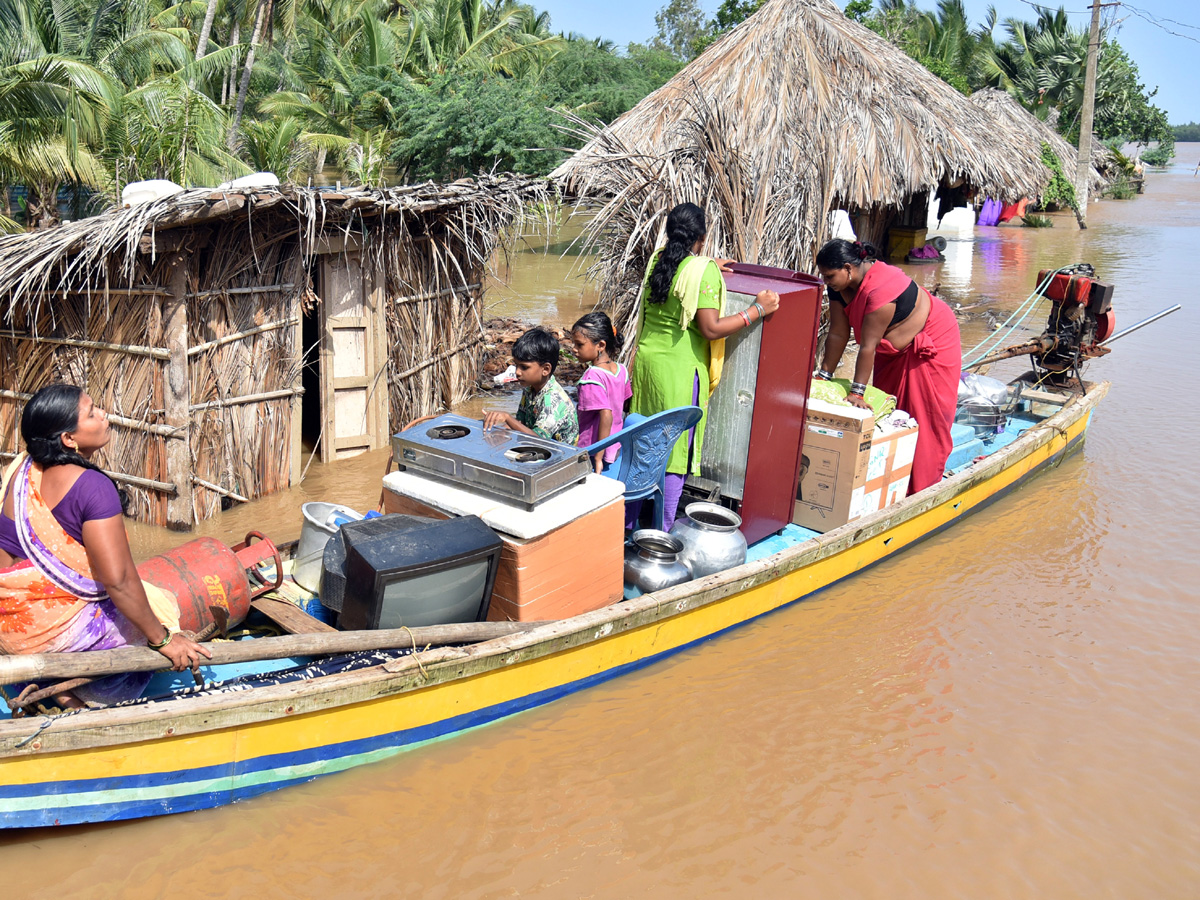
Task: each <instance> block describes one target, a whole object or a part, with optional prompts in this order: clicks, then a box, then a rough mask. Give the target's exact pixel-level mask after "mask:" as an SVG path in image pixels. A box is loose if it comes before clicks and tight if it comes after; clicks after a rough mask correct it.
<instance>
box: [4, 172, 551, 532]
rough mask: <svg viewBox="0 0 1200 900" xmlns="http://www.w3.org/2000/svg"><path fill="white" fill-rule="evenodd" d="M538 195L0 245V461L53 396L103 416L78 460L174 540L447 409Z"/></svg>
mask: <svg viewBox="0 0 1200 900" xmlns="http://www.w3.org/2000/svg"><path fill="white" fill-rule="evenodd" d="M541 191H542V187H541V186H540V185H539V184H538V183H536V182H534V181H533V180H531V179H528V178H523V177H484V178H479V179H467V180H463V181H459V182H455V183H453V184H450V185H444V186H442V185H435V184H432V183H430V184H424V185H418V186H414V187H404V188H390V189H386V190H370V189H364V188H356V189H348V190H344V191H321V190H313V189H302V188H296V187H290V186H284V187H274V188H257V189H249V190H213V189H208V188H205V189H198V190H188V191H184V192H182V193H178V194H175V195H174V196H171V197H169V198H166V199H161V200H156V201H153V202H149V203H144V204H141V205H138V206H133V207H131V208H124V209H114V210H110V211H108V212H106V213H103V214H102V215H99V216H96V217H94V218H90V219H84V220H80V221H78V222H72V223H70V224H66V225H63V226H61V227H58V228H55V229H52V230H49V231H43V232H35V233H28V234H21V235H13V236H7V237H3V238H0V303H2V306H0V309H2V311H3V314H4V317H5V321H4V323H3V326H2V328H0V384H3V386H4V389H3V390H0V452H2V454H3V457H4V458H11V456H12V455H13V453H14V452H16V451H17V450H18V448H19V443H20V438H19V420H18V415H19V411H20V409H21V407H22V405H23V402H24V400H25V399H27V398H28V396H29V395H30V394H31V393H32V392H33V391H35V390H37V389H38V388H39V387H42V386H43V385H45V384H47V383H49V382H51V381H54V380H67V381H71V382H73V383H75V384H78V385H80V386H83V387H84V388H86V390H88V391H89V393H91V394H92V396H93V397H94V398H95V399H96V401H97V403H99V404H100V405H102V406H103V407H104V408H105V409H107V410H108V411H109V413H110V421H111V422H112V423H113V425H114V428H113V431H114V437H113V440H112V442H111V443H110V445H109V446H108V447H107V448H105V450H104V452H103V455H102V457H100V458H99V459H98V461H99V462H100V464H101V465H102V466H104V468H105V469H106V470H107V471H109V472H110V473H112V474H113V476H114V477H115V478H116V479H117V480H118V481H122V482H124V483H125V485H126V486H127V487H128V488H129V489H130V493H131V495H132V499H133V504H132V513H133V514H134V515H135V516H136V517H137V518H139V519H142V520H145V521H149V522H153V523H157V524H167V525H170V526H172V527H177V528H186V527H188V526H189V525H190V524H191V523H193V522H195V521H197V520H200V519H204V518H207V517H208V516H209V515H211V514H212V513H213V512H214V511H216V510H218V509H219V508H220V505H221V502H222V500H223V498H234V499H246V498H251V499H252V498H255V497H259V496H261V495H263V494H267V493H270V492H272V491H275V490H279V489H281V488H283V487H286V486H288V484H289V483H293V482H295V481H297V480H298V478H299V477H300V472H301V461H302V456H303V452H302V448H303V447H304V445H306V444H307V445H308V447H309V448H310V452H318V451H319V453H320V455H321V458H322V459H324V460H329V459H334V458H337V457H340V456H345V455H349V454H354V453H358V452H362V451H364V450H368V449H372V448H375V447H380V446H383V445H384V444H385V443H386V442H387V440H388V436H389V434H390V433H391V432H392V431H393V430H395V429H396V428H397V427H398V426H399V425H401V424H402V423H403V422H405V421H407V420H408V419H410V418H411V417H414V416H417V415H422V414H425V413H429V412H433V411H435V410H436V409H438V408H441V407H445V406H449V405H450V404H452V403H454V402H457V401H459V400H461V399H463V398H464V397H465V396H466V395H467V394H468V393H469V391H470V388H471V386H472V382H473V379H474V377H475V372H476V369H477V363H478V355H479V354H480V352H481V350H482V340H481V338H482V326H481V316H480V312H481V304H482V291H483V287H482V285H483V281H484V277H485V273H486V271H487V266H488V264H489V261H490V258H491V256H492V253H493V251H494V250H495V248H496V246H497V242H498V241H499V240H500V236H501V234H502V233H503V231H504V230H505V228H506V227H508V226H509V225H511V224H512V223H513V221H514V219H515V218H516V217H518V216H519V215H520V214H521V209H522V208H523V206H524V204H525V203H526V202H527V201H528V200H530V199H531V198H535V197H537V196H539V195H540V193H541Z"/></svg>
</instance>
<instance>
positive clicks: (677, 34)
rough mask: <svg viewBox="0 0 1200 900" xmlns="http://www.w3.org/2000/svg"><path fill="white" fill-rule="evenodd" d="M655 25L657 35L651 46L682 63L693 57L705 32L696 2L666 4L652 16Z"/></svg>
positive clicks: (679, 0) (675, 0)
mask: <svg viewBox="0 0 1200 900" xmlns="http://www.w3.org/2000/svg"><path fill="white" fill-rule="evenodd" d="M654 25H655V27H656V28H657V29H658V33H657V34H656V35H655V37H654V40H653V41H652V42H651V44H650V46H651V47H654V48H655V49H658V50H665V51H667V52H668V53H670V54H671V55H672V56H673V57H675V58H676V59H678V60H680V61H682V62H687V61H688V60H690V59H692V58H693V57H694V56H695V52H696V51H695V47H696V45H697V42H698V41H700V40H701V38H703V37H704V36H705V34H706V33H707V32H708V23H707V22H706V21H705V19H704V10H702V9H701V8H700V2H699V0H668V2H667V5H666V6H664V7H663V8H662V9H660V10H659V11H658V12H657V13H656V14H655V16H654Z"/></svg>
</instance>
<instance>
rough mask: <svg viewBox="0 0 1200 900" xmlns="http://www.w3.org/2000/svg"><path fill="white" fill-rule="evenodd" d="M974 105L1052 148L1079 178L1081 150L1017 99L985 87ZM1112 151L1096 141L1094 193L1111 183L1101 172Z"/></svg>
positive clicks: (1091, 181)
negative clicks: (1077, 171)
mask: <svg viewBox="0 0 1200 900" xmlns="http://www.w3.org/2000/svg"><path fill="white" fill-rule="evenodd" d="M970 99H971V102H972V103H974V104H975V105H976V106H978V107H980V108H981V109H984V110H987V112H988V113H989V114H990V115H991V116H992V117H993V118H994V119H996V120H998V121H1000V122H1003V123H1004V124H1005V127H1007V128H1008V129H1010V130H1011V131H1014V132H1017V131H1026V132H1028V133H1030V134H1031V135H1033V137H1034V138H1035V139H1036V140H1037V141H1039V142H1044V143H1046V144H1049V145H1050V149H1051V150H1053V151H1054V155H1055V156H1057V157H1058V161H1059V162H1061V163H1062V165H1063V171H1064V172H1065V173H1066V175H1067V177H1068V178H1070V179H1071V180H1072V181H1074V179H1075V166H1076V164H1077V160H1078V159H1079V151H1078V150H1076V149H1075V148H1074V147H1072V146H1071V145H1070V144H1068V143H1067V141H1066V140H1065V139H1064V138H1063V136H1062V135H1061V134H1059V133H1058V132H1057V131H1055V130H1054V129H1053V128H1052V127H1050V125H1049V124H1047V123H1046V122H1043V121H1042V120H1041V119H1039V118H1038V117H1037V116H1035V115H1034V114H1033V113H1031V112H1030V111H1029V110H1027V109H1026V108H1025V107H1023V106H1022V105H1021V104H1020V103H1018V102H1017V101H1016V99H1015V98H1014V97H1012V96H1011V95H1010V94H1007V93H1005V92H1004V91H1001V90H997V89H996V88H983V89H982V90H978V91H976V92H975V93H973V94H972V95H971V98H970ZM1109 155H1110V154H1109V152H1108V148H1107V147H1105V146H1104V145H1103V144H1101V143H1100V142H1099V141H1093V142H1092V153H1091V156H1092V170H1091V173H1090V175H1089V176H1088V183H1089V187H1090V189H1091V190H1093V191H1095V190H1098V189H1099V188H1101V187H1103V186H1104V185H1105V184H1106V183H1107V180H1106V179H1105V177H1104V176H1103V175H1102V174H1100V172H1099V171H1097V170H1098V169H1099V168H1100V167H1101V166H1103V165H1105V163H1106V162H1107V160H1108V159H1109Z"/></svg>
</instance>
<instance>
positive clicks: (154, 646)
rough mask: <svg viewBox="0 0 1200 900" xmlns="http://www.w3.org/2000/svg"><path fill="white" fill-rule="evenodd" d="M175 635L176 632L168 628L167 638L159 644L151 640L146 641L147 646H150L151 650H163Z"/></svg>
mask: <svg viewBox="0 0 1200 900" xmlns="http://www.w3.org/2000/svg"><path fill="white" fill-rule="evenodd" d="M173 637H175V632H173V631H171V629H169V628H168V629H167V636H166V637H165V638H163V639H162V640H161V641H159V642H158V643H157V644H155V643H153V642H151V641H146V646H147V647H149V648H150V649H151V650H161V649H162V648H163V647H165V646H167V644H169V643H171V638H173Z"/></svg>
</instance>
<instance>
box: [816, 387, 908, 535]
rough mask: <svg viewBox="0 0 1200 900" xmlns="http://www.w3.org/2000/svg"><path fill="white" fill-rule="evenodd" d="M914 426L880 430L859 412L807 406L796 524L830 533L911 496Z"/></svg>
mask: <svg viewBox="0 0 1200 900" xmlns="http://www.w3.org/2000/svg"><path fill="white" fill-rule="evenodd" d="M916 447H917V428H916V426H912V427H906V428H888V429H887V430H877V429H876V427H875V417H874V416H873V415H872V414H871V412H869V411H868V410H863V409H859V408H858V407H855V406H835V405H833V404H830V403H825V402H823V401H821V400H809V403H808V419H807V423H806V428H805V431H804V445H803V449H802V451H801V457H800V478H799V482H798V484H799V487H798V488H797V492H796V503H795V506H794V507H793V515H792V521H793V522H794V523H795V524H797V525H801V526H803V527H805V528H810V529H812V530H813V531H818V532H826V531H830V530H832V529H834V528H837V527H838V526H840V525H845V524H846V523H847V522H852V521H854V520H855V519H858V518H861V517H862V516H865V515H867V514H868V513H872V512H875V511H876V510H880V509H883V508H885V507H888V506H891V505H892V504H893V503H895V502H896V501H898V500H902V499H904V497H905V496H907V494H908V481H909V476H910V475H911V474H912V461H913V455H914V453H915V452H916Z"/></svg>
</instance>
